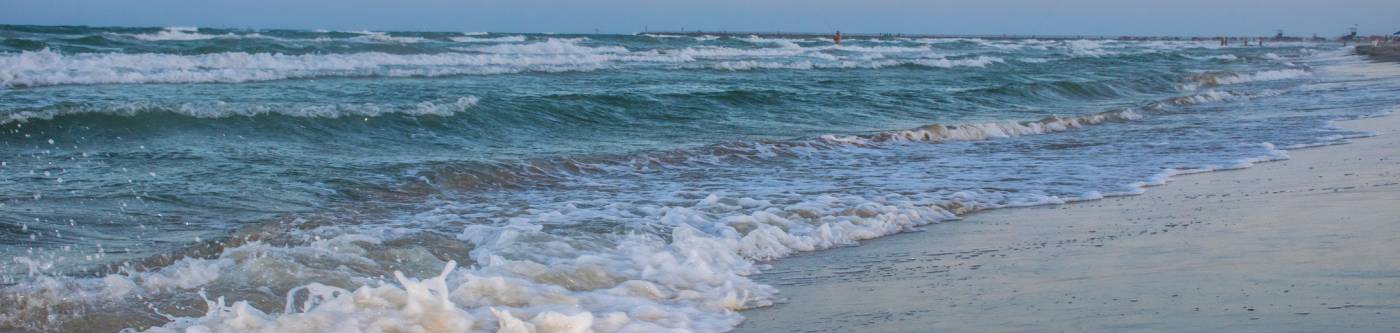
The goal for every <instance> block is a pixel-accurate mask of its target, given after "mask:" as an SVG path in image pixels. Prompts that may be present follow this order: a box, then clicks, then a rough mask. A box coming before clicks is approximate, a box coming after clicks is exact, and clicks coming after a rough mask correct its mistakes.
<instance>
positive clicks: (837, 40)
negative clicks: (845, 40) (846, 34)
mask: <svg viewBox="0 0 1400 333" xmlns="http://www.w3.org/2000/svg"><path fill="white" fill-rule="evenodd" d="M831 41H832V42H834V43H836V45H841V30H836V35H835V36H831Z"/></svg>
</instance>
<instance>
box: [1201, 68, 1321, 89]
mask: <svg viewBox="0 0 1400 333" xmlns="http://www.w3.org/2000/svg"><path fill="white" fill-rule="evenodd" d="M1309 75H1311V74H1310V73H1308V71H1305V70H1301V69H1279V70H1268V71H1261V72H1254V73H1245V74H1241V73H1230V72H1225V73H1219V72H1217V73H1204V74H1199V75H1196V76H1194V77H1192V81H1193V83H1192V84H1190V85H1188V86H1185V88H1187V90H1190V89H1194V87H1196V86H1202V85H1204V86H1216V85H1229V84H1240V83H1248V82H1258V81H1276V80H1291V79H1297V78H1302V77H1307V76H1309Z"/></svg>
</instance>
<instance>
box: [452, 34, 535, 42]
mask: <svg viewBox="0 0 1400 333" xmlns="http://www.w3.org/2000/svg"><path fill="white" fill-rule="evenodd" d="M450 39H452V41H454V42H458V43H515V42H524V41H525V36H518V35H517V36H501V37H489V38H482V37H451V38H450Z"/></svg>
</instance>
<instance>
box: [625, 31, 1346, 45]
mask: <svg viewBox="0 0 1400 333" xmlns="http://www.w3.org/2000/svg"><path fill="white" fill-rule="evenodd" d="M833 33H834V32H833ZM637 34H638V35H654V36H686V37H701V36H715V37H750V36H755V37H759V38H786V39H810V38H822V39H824V38H831V35H832V33H814V32H758V31H703V30H702V31H646V32H640V33H637ZM843 36H845V37H847V38H919V39H923V38H929V39H952V38H977V39H986V40H1025V39H1038V40H1079V39H1089V40H1137V41H1154V40H1161V41H1186V40H1189V41H1218V40H1221V39H1225V40H1227V41H1230V42H1231V43H1234V42H1242V41H1250V40H1266V41H1273V42H1301V41H1313V42H1324V41H1327V40H1326V39H1323V38H1317V37H1313V38H1303V37H1283V35H1282V34H1281V33H1280V34H1279V35H1278V36H1274V37H1245V36H1213V37H1203V36H1194V37H1185V36H1104V35H1006V34H1002V35H952V34H901V33H845V34H843Z"/></svg>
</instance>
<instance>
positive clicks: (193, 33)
mask: <svg viewBox="0 0 1400 333" xmlns="http://www.w3.org/2000/svg"><path fill="white" fill-rule="evenodd" d="M126 36H130V37H131V38H136V39H140V40H145V41H167V40H172V41H188V40H205V39H214V38H220V37H232V38H237V37H238V36H237V35H233V34H228V35H208V34H201V33H199V28H195V27H166V28H163V29H161V30H160V31H159V32H155V33H145V34H132V35H126Z"/></svg>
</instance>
